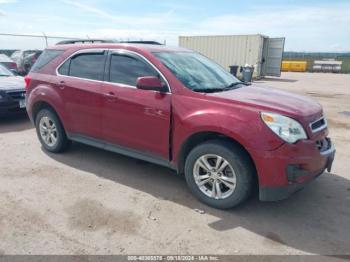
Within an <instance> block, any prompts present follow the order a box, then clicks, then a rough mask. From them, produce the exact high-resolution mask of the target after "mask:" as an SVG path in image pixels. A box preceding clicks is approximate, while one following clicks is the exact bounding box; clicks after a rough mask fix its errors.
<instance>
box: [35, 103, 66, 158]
mask: <svg viewBox="0 0 350 262" xmlns="http://www.w3.org/2000/svg"><path fill="white" fill-rule="evenodd" d="M35 125H36V131H37V135H38V137H39V140H40V142H41V144H42V146H43V147H44V148H45V149H46V150H47V151H49V152H52V153H59V152H62V151H64V150H65V149H66V148H67V147H68V145H69V142H70V141H69V140H68V139H67V136H66V132H65V131H64V129H63V126H62V124H61V121H60V120H59V118H58V117H57V115H56V114H55V113H54V112H53V111H51V110H50V109H42V110H40V111H39V113H38V114H37V116H36V117H35Z"/></svg>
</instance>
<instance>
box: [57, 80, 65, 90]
mask: <svg viewBox="0 0 350 262" xmlns="http://www.w3.org/2000/svg"><path fill="white" fill-rule="evenodd" d="M58 86H59V88H60V89H64V88H65V87H66V82H64V81H60V83H59V84H58Z"/></svg>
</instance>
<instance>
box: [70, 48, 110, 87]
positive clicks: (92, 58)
mask: <svg viewBox="0 0 350 262" xmlns="http://www.w3.org/2000/svg"><path fill="white" fill-rule="evenodd" d="M104 64H105V55H104V54H103V53H94V54H93V53H90V54H80V55H77V56H75V57H73V58H72V59H71V63H70V70H69V75H70V76H75V77H80V78H87V79H93V80H103V71H104Z"/></svg>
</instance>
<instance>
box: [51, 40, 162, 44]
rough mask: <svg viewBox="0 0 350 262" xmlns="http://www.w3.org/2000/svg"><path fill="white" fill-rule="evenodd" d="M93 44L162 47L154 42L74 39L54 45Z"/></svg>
mask: <svg viewBox="0 0 350 262" xmlns="http://www.w3.org/2000/svg"><path fill="white" fill-rule="evenodd" d="M95 43H122V44H146V45H162V44H161V43H159V42H156V41H142V40H141V41H114V40H106V39H74V40H64V41H60V42H58V43H57V44H56V45H69V44H95Z"/></svg>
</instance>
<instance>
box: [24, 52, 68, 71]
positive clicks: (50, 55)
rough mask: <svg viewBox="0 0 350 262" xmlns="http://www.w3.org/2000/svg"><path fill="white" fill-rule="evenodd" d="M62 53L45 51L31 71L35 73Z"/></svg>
mask: <svg viewBox="0 0 350 262" xmlns="http://www.w3.org/2000/svg"><path fill="white" fill-rule="evenodd" d="M63 52H64V50H45V51H44V52H43V53H42V54H41V55H40V56H39V58H38V60H36V62H35V64H34V65H33V67H32V69H31V71H37V70H39V69H41V68H43V67H44V66H45V65H47V64H48V63H50V62H51V61H52V60H54V59H55V58H56V57H58V56H59V55H60V54H62V53H63Z"/></svg>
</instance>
